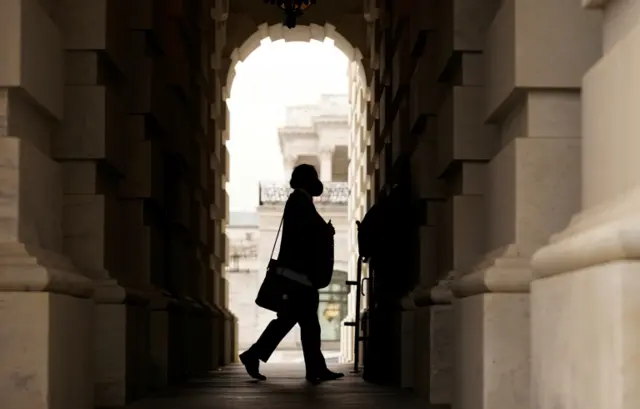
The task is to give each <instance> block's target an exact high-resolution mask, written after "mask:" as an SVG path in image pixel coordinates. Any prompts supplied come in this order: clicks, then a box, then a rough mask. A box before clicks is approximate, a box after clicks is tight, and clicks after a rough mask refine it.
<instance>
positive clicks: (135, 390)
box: [94, 280, 150, 407]
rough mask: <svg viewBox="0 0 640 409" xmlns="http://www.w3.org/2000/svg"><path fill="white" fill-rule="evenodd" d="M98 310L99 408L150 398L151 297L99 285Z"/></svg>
mask: <svg viewBox="0 0 640 409" xmlns="http://www.w3.org/2000/svg"><path fill="white" fill-rule="evenodd" d="M94 299H95V302H96V306H95V346H94V362H95V405H96V406H97V407H117V406H124V405H126V404H127V403H129V402H131V401H134V400H137V399H141V398H143V397H145V396H147V395H148V393H149V390H150V387H149V352H148V351H149V342H150V339H149V310H148V308H147V304H148V295H146V294H142V293H141V292H137V291H134V290H130V289H127V288H124V287H122V286H119V285H118V284H117V282H116V281H115V280H105V281H101V282H98V283H97V288H96V292H95V294H94Z"/></svg>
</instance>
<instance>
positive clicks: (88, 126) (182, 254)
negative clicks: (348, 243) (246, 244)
mask: <svg viewBox="0 0 640 409" xmlns="http://www.w3.org/2000/svg"><path fill="white" fill-rule="evenodd" d="M134 3H135V4H134ZM134 3H131V4H130V3H129V2H126V1H120V0H113V1H103V0H89V1H75V0H54V1H46V2H45V1H38V0H11V1H8V2H4V3H3V4H2V5H0V37H2V38H3V39H5V40H6V41H2V42H1V44H0V55H2V61H1V62H0V277H1V278H0V287H1V289H2V294H3V295H2V297H0V298H1V300H0V302H2V303H3V305H5V307H6V308H3V311H5V312H6V313H5V314H3V315H2V318H0V322H1V323H2V325H1V327H2V330H0V334H2V335H1V336H0V339H1V340H2V341H1V343H2V345H3V348H2V349H3V352H2V353H0V362H1V363H2V368H4V369H3V370H0V391H2V393H0V406H3V407H30V408H89V407H93V406H94V405H96V406H119V405H123V404H125V403H127V402H129V401H131V400H134V399H138V398H141V397H143V396H146V395H147V394H148V393H149V391H150V390H152V389H153V388H157V387H163V386H165V385H166V384H167V382H169V381H171V380H180V379H183V378H184V377H185V376H188V375H190V374H196V373H199V372H202V371H205V370H210V369H213V368H216V367H218V366H219V365H222V364H225V363H228V362H230V361H231V360H233V359H235V358H234V354H235V351H234V348H233V345H232V343H233V338H232V333H234V332H235V330H234V329H233V326H234V325H235V324H234V318H233V316H232V315H231V314H230V313H229V312H228V311H227V310H226V308H225V302H226V285H225V281H224V279H223V278H222V274H221V269H222V266H223V264H224V262H225V260H224V255H225V252H226V245H225V239H224V234H223V228H224V220H225V219H226V207H227V206H226V199H227V197H226V195H225V194H224V192H223V182H224V180H225V174H226V162H227V153H226V149H225V147H224V135H225V133H224V129H225V127H226V123H225V121H224V120H219V118H220V115H218V114H217V113H216V112H214V110H215V108H216V107H217V108H218V111H220V103H219V102H218V101H219V100H220V95H221V90H220V87H219V85H218V87H217V88H216V84H219V81H218V80H217V77H218V76H217V74H216V71H215V70H214V69H213V68H212V66H211V55H213V54H215V49H216V47H220V46H221V44H220V43H217V44H216V43H215V39H216V36H215V30H216V27H217V26H216V24H215V21H214V20H213V18H214V17H215V13H213V10H216V8H215V7H216V6H217V7H218V9H219V8H220V7H222V6H225V7H226V5H222V4H214V2H212V1H210V0H201V1H188V2H187V1H180V0H172V1H167V2H152V1H139V2H134ZM216 90H217V93H216ZM223 119H224V118H223ZM24 290H28V291H31V292H29V293H24V292H21V291H24ZM26 317H29V319H28V321H24V320H25V318H26ZM25 322H26V323H25ZM25 342H26V343H25ZM23 343H24V344H23ZM22 344H23V345H24V346H25V347H26V348H25V347H22V346H21V345H22ZM20 351H22V352H20ZM21 356H22V358H20V357H21ZM11 368H14V369H11ZM16 368H17V372H16ZM11 371H13V372H11ZM16 377H17V378H16ZM11 379H24V382H27V383H29V384H30V385H31V386H29V388H27V389H20V388H19V387H18V386H17V385H18V384H17V383H16V381H15V380H14V381H12V380H11ZM21 382H23V381H21ZM24 382H23V383H24ZM94 391H95V393H94ZM45 396H46V397H45Z"/></svg>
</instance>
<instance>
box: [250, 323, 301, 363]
mask: <svg viewBox="0 0 640 409" xmlns="http://www.w3.org/2000/svg"><path fill="white" fill-rule="evenodd" d="M294 325H296V319H295V318H294V317H291V316H290V315H288V314H278V317H277V318H276V319H274V320H271V322H270V323H269V325H267V328H265V329H264V331H262V334H261V335H260V338H258V340H257V341H256V343H255V344H253V345H252V346H251V348H249V350H252V352H254V353H255V355H256V357H257V358H259V359H260V360H261V361H262V362H267V361H268V360H269V357H270V356H271V354H273V351H275V350H276V348H277V347H278V345H279V344H280V342H282V340H283V339H284V337H285V336H286V335H287V334H288V333H289V331H291V329H292V328H293V326H294Z"/></svg>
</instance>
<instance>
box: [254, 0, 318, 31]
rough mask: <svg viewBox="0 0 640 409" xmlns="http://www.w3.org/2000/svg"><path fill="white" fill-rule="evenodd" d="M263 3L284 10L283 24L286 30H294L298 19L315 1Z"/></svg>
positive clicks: (287, 0)
mask: <svg viewBox="0 0 640 409" xmlns="http://www.w3.org/2000/svg"><path fill="white" fill-rule="evenodd" d="M264 2H265V3H269V4H272V5H276V6H278V7H280V8H281V9H282V10H284V22H283V24H284V25H285V26H286V27H288V28H294V27H295V26H296V20H297V19H298V17H300V16H301V15H303V14H304V11H305V10H306V9H308V8H309V7H311V6H312V5H314V4H316V0H264Z"/></svg>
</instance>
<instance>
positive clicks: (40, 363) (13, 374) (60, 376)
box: [0, 267, 94, 409]
mask: <svg viewBox="0 0 640 409" xmlns="http://www.w3.org/2000/svg"><path fill="white" fill-rule="evenodd" d="M0 269H1V267H0ZM0 306H1V308H0V334H1V335H0V339H1V340H2V342H1V344H2V348H1V350H0V407H2V408H29V409H92V408H93V407H94V406H93V402H94V400H93V378H92V375H93V373H92V369H93V368H92V365H91V362H92V352H93V351H92V349H91V345H92V342H93V327H92V325H93V301H92V300H91V299H86V298H77V297H72V296H69V295H64V294H52V293H46V292H8V291H3V292H0Z"/></svg>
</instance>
